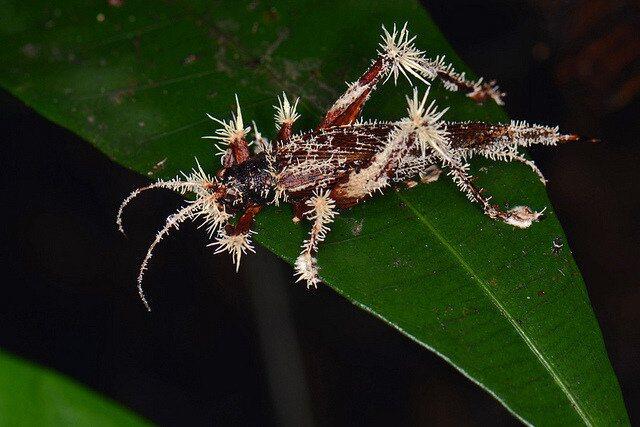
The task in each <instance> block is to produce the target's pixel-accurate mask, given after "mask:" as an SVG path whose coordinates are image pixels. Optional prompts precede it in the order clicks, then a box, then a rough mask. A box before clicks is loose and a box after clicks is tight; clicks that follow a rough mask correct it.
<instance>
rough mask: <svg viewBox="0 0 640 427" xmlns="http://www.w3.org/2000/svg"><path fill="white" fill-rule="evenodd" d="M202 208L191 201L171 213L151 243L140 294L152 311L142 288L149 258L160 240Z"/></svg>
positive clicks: (144, 262)
mask: <svg viewBox="0 0 640 427" xmlns="http://www.w3.org/2000/svg"><path fill="white" fill-rule="evenodd" d="M200 208H201V206H200V203H199V202H197V201H196V202H193V203H191V204H190V205H189V206H186V207H183V208H180V209H179V210H178V211H177V212H176V213H174V214H172V215H169V217H167V220H166V222H165V224H164V227H162V228H161V229H160V231H158V233H157V234H156V237H155V239H154V240H153V242H151V245H149V248H148V249H147V254H146V255H145V257H144V259H143V260H142V264H140V271H139V273H138V295H140V299H141V300H142V303H143V304H144V306H145V308H146V309H147V311H151V307H150V306H149V302H148V301H147V298H146V296H145V293H144V291H143V289H142V279H143V278H144V273H145V271H147V267H148V264H149V260H150V259H151V257H152V256H153V250H154V249H155V247H156V246H157V245H158V243H160V241H161V240H162V239H163V238H164V237H165V236H166V235H167V234H168V233H169V231H171V229H173V228H175V229H176V230H177V229H178V227H179V226H180V224H181V223H182V222H184V221H185V220H187V219H189V218H191V217H193V215H194V214H195V212H196V211H197V210H198V209H200Z"/></svg>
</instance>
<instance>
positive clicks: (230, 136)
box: [202, 95, 251, 156]
mask: <svg viewBox="0 0 640 427" xmlns="http://www.w3.org/2000/svg"><path fill="white" fill-rule="evenodd" d="M207 116H208V117H209V118H210V119H211V120H213V121H214V122H216V123H218V124H220V125H221V126H222V128H220V129H217V130H216V132H215V133H216V134H215V135H211V136H203V137H202V138H203V139H214V140H216V141H219V142H220V144H221V145H216V147H217V148H218V150H219V152H218V153H217V154H218V155H220V156H223V155H225V154H226V152H227V146H229V145H231V144H233V143H239V142H240V141H243V140H244V139H245V137H246V136H247V134H248V133H249V131H251V127H249V126H247V127H245V126H244V121H243V119H242V110H241V109H240V102H239V101H238V95H236V113H235V114H233V113H232V114H231V120H229V121H228V122H227V121H226V120H220V119H217V118H215V117H213V116H212V115H211V114H209V113H207Z"/></svg>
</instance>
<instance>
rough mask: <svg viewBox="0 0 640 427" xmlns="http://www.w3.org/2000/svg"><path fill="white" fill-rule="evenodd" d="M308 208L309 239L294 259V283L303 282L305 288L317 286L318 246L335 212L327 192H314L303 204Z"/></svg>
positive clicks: (318, 280) (325, 235) (325, 234)
mask: <svg viewBox="0 0 640 427" xmlns="http://www.w3.org/2000/svg"><path fill="white" fill-rule="evenodd" d="M305 204H306V205H307V206H308V207H309V208H310V209H309V210H308V211H307V212H305V216H306V217H307V218H308V219H309V220H311V221H313V224H312V226H311V231H310V232H309V238H308V239H306V240H305V241H304V242H303V243H302V251H301V252H300V255H299V256H298V258H297V259H296V263H295V275H296V276H297V277H298V278H297V280H296V282H300V281H305V282H306V283H307V288H310V287H314V288H316V287H317V286H318V283H319V282H320V278H319V277H318V261H317V259H316V254H317V253H318V244H320V242H322V241H324V239H325V238H326V237H327V233H328V232H329V224H330V223H332V222H333V220H334V218H335V216H336V215H337V212H336V205H335V201H334V200H333V199H331V198H330V197H329V190H326V191H324V192H323V191H321V190H320V191H316V192H314V193H313V197H311V198H310V199H309V200H307V201H306V202H305Z"/></svg>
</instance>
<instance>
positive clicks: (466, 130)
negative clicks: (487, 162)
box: [447, 122, 579, 184]
mask: <svg viewBox="0 0 640 427" xmlns="http://www.w3.org/2000/svg"><path fill="white" fill-rule="evenodd" d="M447 132H448V133H449V138H450V140H451V146H452V148H453V149H454V150H455V151H457V152H458V153H459V154H460V155H461V156H462V157H472V156H473V155H474V154H479V155H481V156H484V157H486V158H488V159H491V160H500V161H505V162H511V161H517V162H520V163H523V164H525V165H527V166H529V167H530V168H531V169H532V170H533V171H534V172H535V173H536V174H537V175H538V177H539V178H540V181H542V183H543V184H546V179H545V178H544V176H543V175H542V172H541V171H540V169H538V167H537V166H536V165H535V164H534V163H533V162H532V161H531V160H528V159H526V158H525V157H524V156H522V154H520V153H519V152H518V147H528V146H530V145H536V144H541V145H557V144H558V143H564V142H570V141H576V140H578V139H579V137H578V136H577V135H563V134H560V133H559V131H558V128H557V127H548V126H541V125H529V124H528V123H525V122H511V123H510V124H508V125H506V124H504V125H492V124H488V123H480V122H477V123H473V122H469V123H448V124H447Z"/></svg>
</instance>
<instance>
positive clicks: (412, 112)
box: [403, 88, 452, 161]
mask: <svg viewBox="0 0 640 427" xmlns="http://www.w3.org/2000/svg"><path fill="white" fill-rule="evenodd" d="M428 96H429V88H427V90H426V92H425V93H424V96H423V97H422V99H419V97H418V89H417V88H414V89H413V97H412V98H409V97H408V96H407V97H406V99H407V104H408V106H407V114H408V117H407V118H406V119H404V120H403V122H404V123H405V124H407V125H408V126H409V127H410V128H412V129H411V130H412V131H413V133H414V135H415V140H416V143H417V144H419V145H420V152H421V153H422V156H423V157H424V156H425V155H426V152H427V148H431V149H433V151H434V152H435V153H438V154H439V155H440V157H441V158H442V160H444V161H451V159H452V153H451V147H450V144H449V141H448V139H447V126H446V124H445V123H444V122H443V121H442V120H441V119H442V116H443V115H444V114H445V113H446V112H447V111H448V110H449V108H448V107H447V108H445V109H444V110H442V111H438V109H437V107H436V105H435V100H434V101H431V104H429V106H427V97H428Z"/></svg>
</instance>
